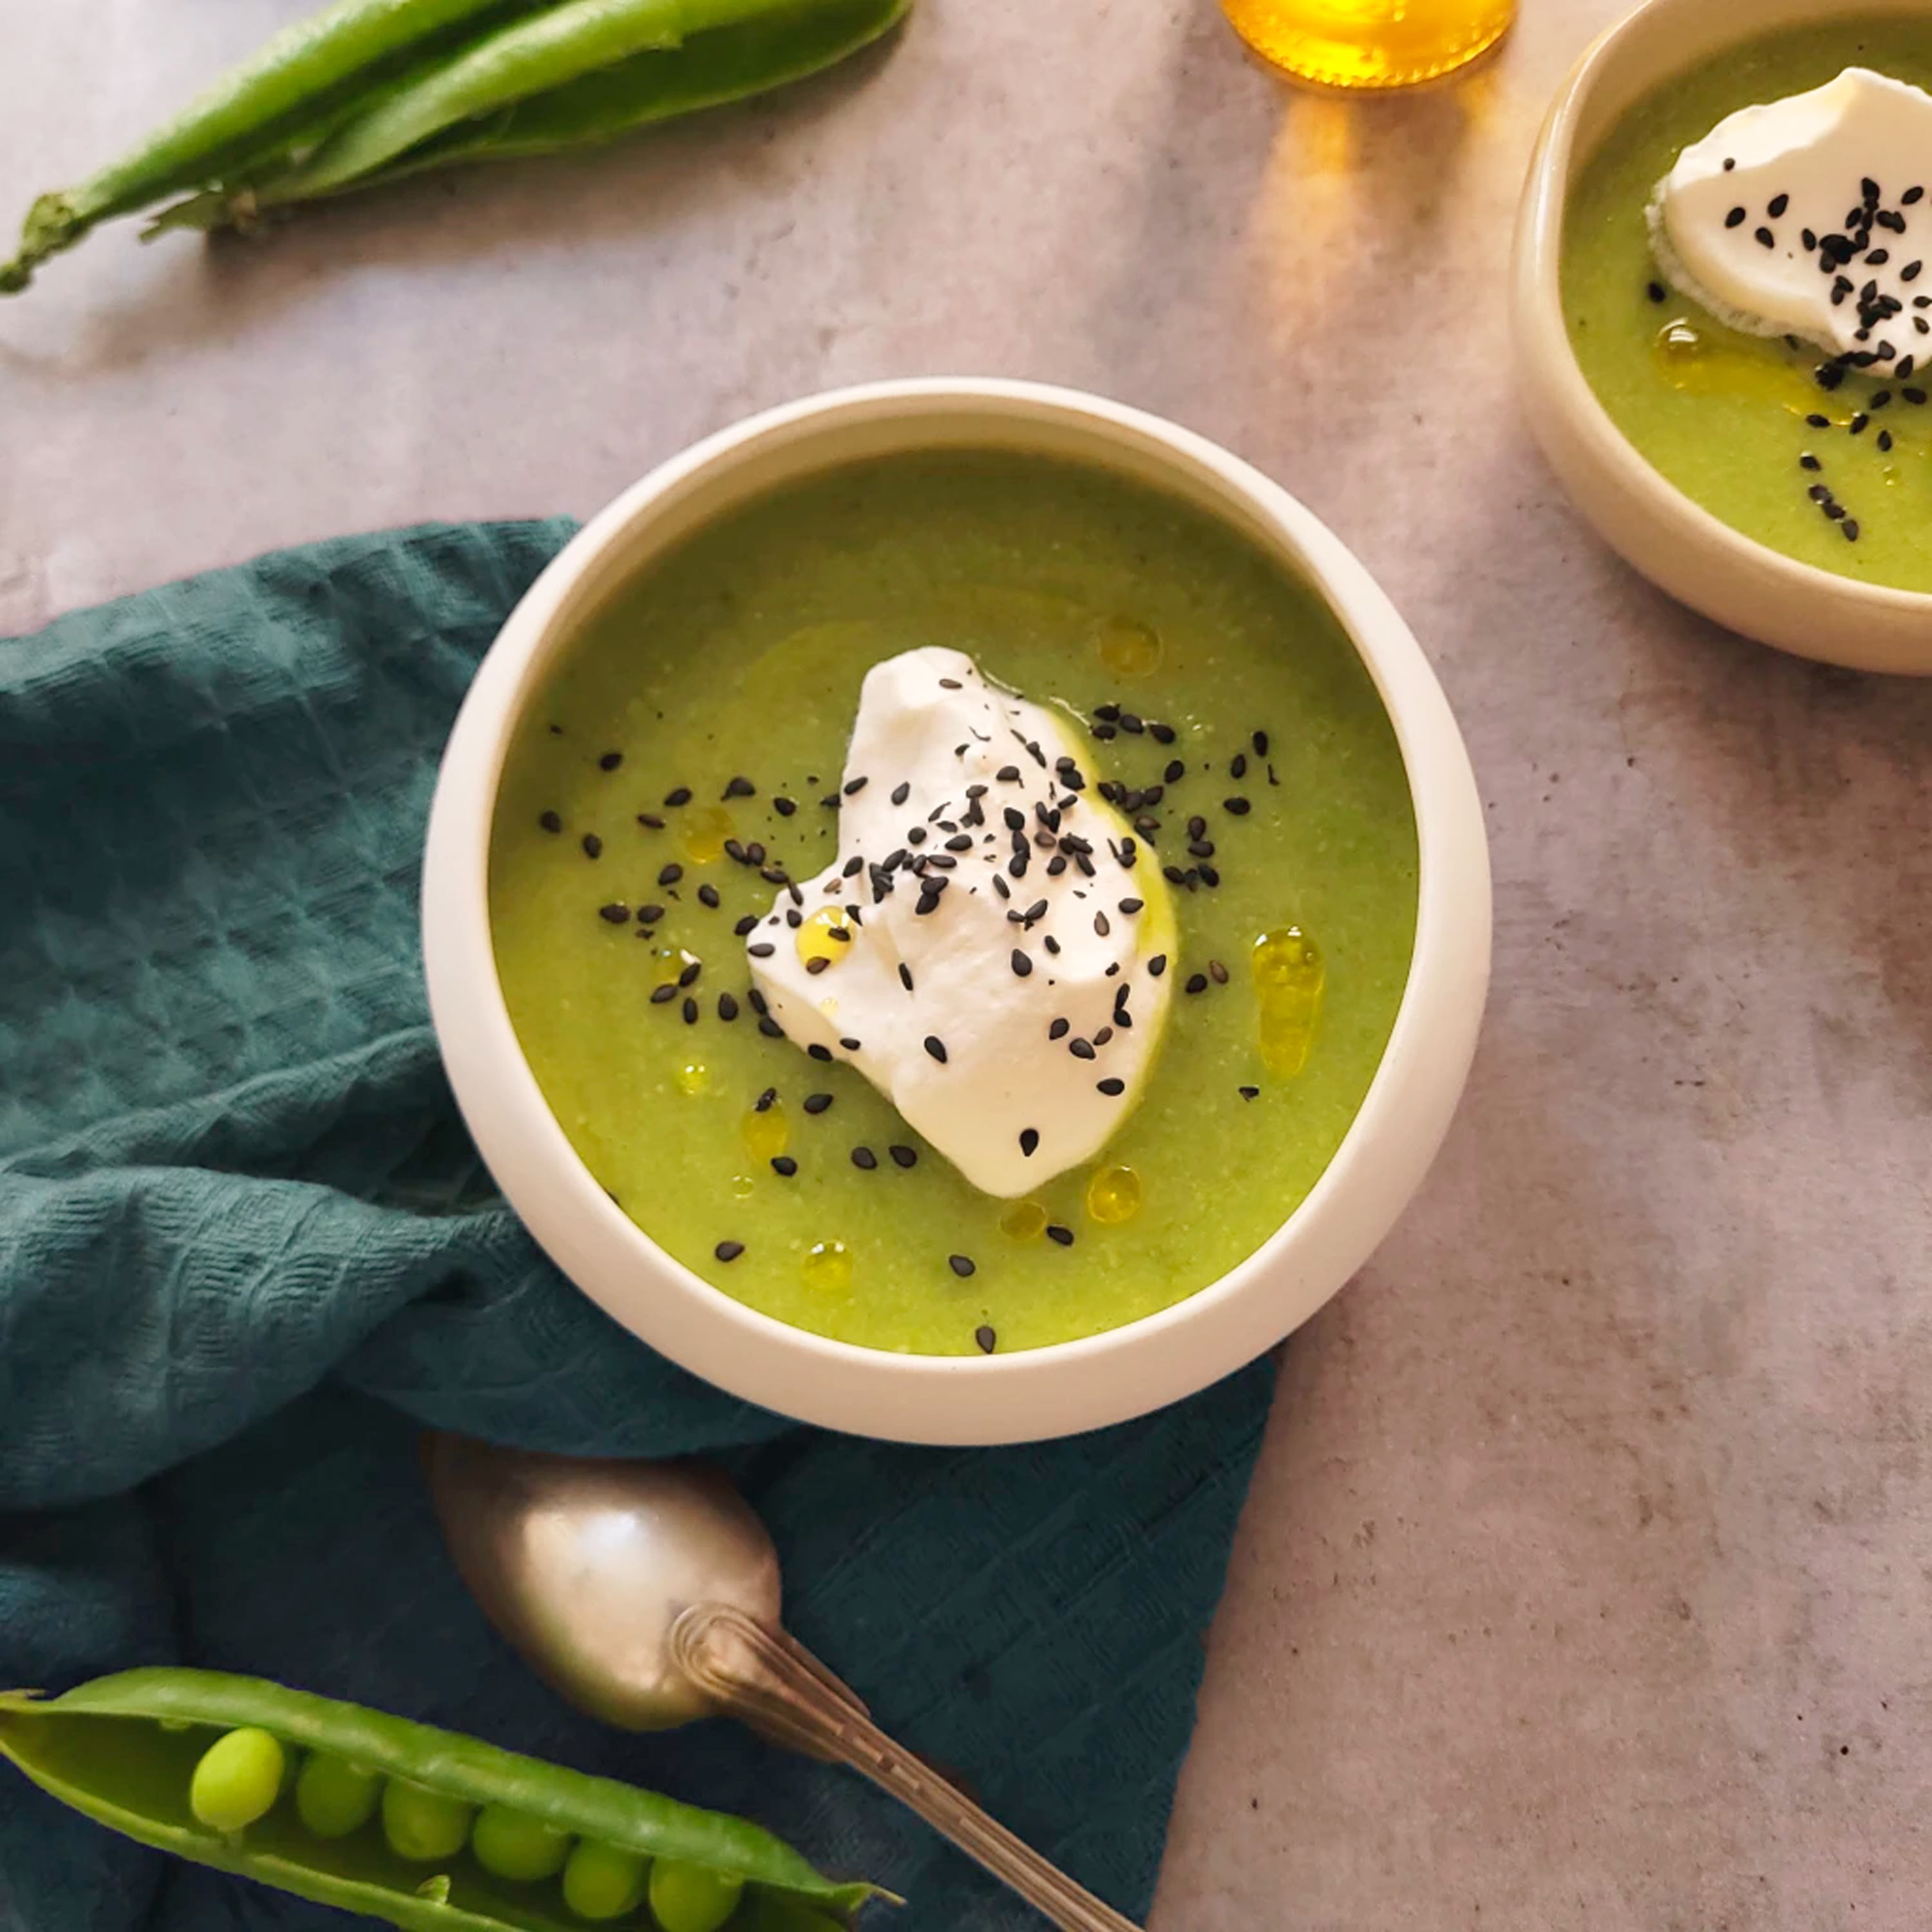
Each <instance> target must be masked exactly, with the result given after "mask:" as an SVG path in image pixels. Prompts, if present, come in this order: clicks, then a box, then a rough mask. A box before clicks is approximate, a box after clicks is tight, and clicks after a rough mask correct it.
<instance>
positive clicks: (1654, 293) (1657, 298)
mask: <svg viewBox="0 0 1932 1932" xmlns="http://www.w3.org/2000/svg"><path fill="white" fill-rule="evenodd" d="M1644 293H1646V295H1648V296H1649V297H1650V299H1651V300H1652V302H1661V301H1663V299H1664V284H1662V283H1661V282H1652V284H1650V286H1649V288H1647V289H1646V290H1645V291H1644Z"/></svg>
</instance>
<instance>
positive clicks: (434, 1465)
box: [425, 1435, 779, 1731]
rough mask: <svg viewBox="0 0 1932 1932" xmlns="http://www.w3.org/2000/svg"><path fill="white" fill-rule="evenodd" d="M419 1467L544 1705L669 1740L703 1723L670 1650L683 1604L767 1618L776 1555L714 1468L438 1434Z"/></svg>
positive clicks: (458, 1557) (474, 1583)
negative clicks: (540, 1450)
mask: <svg viewBox="0 0 1932 1932" xmlns="http://www.w3.org/2000/svg"><path fill="white" fill-rule="evenodd" d="M425 1464H426V1466H427V1469H428V1476H429V1487H430V1494H431V1497H432V1498H433V1499H434V1502H435V1505H436V1513H437V1520H438V1521H439V1522H440V1523H441V1524H442V1526H443V1538H444V1541H446V1543H447V1544H449V1553H450V1555H451V1556H452V1558H453V1559H455V1564H456V1568H457V1570H458V1572H459V1573H460V1575H461V1577H462V1578H463V1582H464V1583H466V1584H467V1585H468V1586H469V1592H470V1594H471V1595H472V1596H473V1597H475V1599H476V1601H478V1603H479V1604H481V1606H482V1607H483V1613H484V1616H487V1618H488V1619H490V1622H492V1623H493V1624H494V1625H496V1628H497V1629H498V1630H499V1631H501V1632H502V1634H503V1635H504V1636H505V1637H506V1638H508V1640H509V1642H510V1643H511V1645H512V1646H514V1649H516V1650H517V1652H519V1653H520V1655H522V1656H523V1658H525V1660H526V1661H527V1662H528V1663H529V1665H530V1667H532V1669H533V1670H535V1672H536V1673H537V1674H538V1676H540V1677H541V1678H542V1679H543V1680H544V1682H546V1683H547V1684H548V1685H550V1688H551V1689H552V1690H553V1691H556V1694H558V1696H559V1697H562V1698H563V1699H565V1700H566V1701H567V1702H568V1703H571V1704H574V1705H575V1706H577V1709H579V1710H582V1711H587V1712H589V1713H590V1715H592V1717H595V1718H602V1719H603V1720H604V1722H605V1723H606V1724H614V1725H616V1726H617V1727H619V1729H620V1730H630V1731H657V1730H670V1728H671V1727H673V1726H675V1725H678V1724H689V1723H691V1721H693V1720H694V1719H695V1718H704V1717H709V1716H712V1715H715V1711H716V1708H717V1707H716V1706H715V1703H713V1702H712V1700H711V1698H709V1697H708V1696H706V1694H705V1693H704V1692H703V1691H700V1690H699V1688H697V1685H695V1684H694V1683H693V1682H691V1679H690V1678H689V1677H688V1676H686V1675H685V1672H684V1670H683V1668H682V1666H681V1665H680V1664H679V1663H678V1662H677V1661H676V1658H675V1657H674V1656H673V1654H672V1646H671V1631H672V1629H673V1627H674V1626H675V1625H676V1622H677V1619H678V1618H679V1616H681V1615H682V1613H684V1612H685V1610H688V1609H689V1608H691V1606H692V1605H694V1604H728V1605H730V1607H732V1608H733V1609H734V1610H742V1611H743V1612H744V1613H745V1614H746V1615H747V1616H750V1617H752V1618H754V1619H756V1620H757V1622H760V1623H764V1624H769V1625H774V1626H775V1625H776V1624H777V1622H778V1603H779V1584H778V1552H777V1551H776V1550H775V1549H773V1548H772V1540H771V1538H770V1536H769V1535H768V1534H767V1533H766V1529H765V1526H764V1525H763V1523H760V1521H759V1520H758V1518H757V1514H756V1513H755V1512H754V1511H753V1510H752V1508H751V1506H750V1505H749V1504H748V1503H747V1502H745V1499H744V1498H743V1497H742V1496H739V1493H738V1492H737V1491H736V1490H735V1489H733V1487H731V1484H730V1482H729V1481H728V1480H727V1478H725V1476H724V1475H723V1473H722V1472H721V1471H719V1470H717V1469H712V1468H710V1467H709V1466H706V1465H705V1464H703V1463H623V1462H613V1461H607V1460H602V1459H600V1458H596V1457H574V1456H538V1455H533V1454H529V1453H528V1452H526V1451H521V1450H513V1449H502V1448H497V1447H496V1446H495V1445H493V1444H490V1443H487V1442H475V1441H472V1440H471V1439H469V1438H468V1437H466V1436H448V1435H435V1436H431V1437H430V1438H429V1439H428V1442H427V1443H426V1444H425Z"/></svg>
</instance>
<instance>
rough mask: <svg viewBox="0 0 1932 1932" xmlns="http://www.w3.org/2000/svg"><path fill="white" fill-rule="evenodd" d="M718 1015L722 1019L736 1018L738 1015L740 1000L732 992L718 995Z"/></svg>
mask: <svg viewBox="0 0 1932 1932" xmlns="http://www.w3.org/2000/svg"><path fill="white" fill-rule="evenodd" d="M737 1017H738V1002H737V1001H736V998H734V997H733V995H731V994H730V993H720V994H719V995H718V1018H719V1019H721V1020H735V1019H736V1018H737Z"/></svg>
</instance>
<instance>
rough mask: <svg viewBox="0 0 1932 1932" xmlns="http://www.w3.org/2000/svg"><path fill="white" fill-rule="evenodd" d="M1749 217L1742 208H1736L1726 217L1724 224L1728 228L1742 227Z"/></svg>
mask: <svg viewBox="0 0 1932 1932" xmlns="http://www.w3.org/2000/svg"><path fill="white" fill-rule="evenodd" d="M1749 219H1750V217H1749V216H1748V214H1746V213H1745V211H1744V210H1743V209H1742V208H1733V209H1732V210H1731V211H1730V214H1727V215H1726V216H1725V217H1724V226H1726V227H1727V228H1742V226H1744V225H1745V222H1746V221H1748V220H1749Z"/></svg>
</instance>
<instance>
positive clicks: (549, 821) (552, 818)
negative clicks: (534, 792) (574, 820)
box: [537, 811, 563, 832]
mask: <svg viewBox="0 0 1932 1932" xmlns="http://www.w3.org/2000/svg"><path fill="white" fill-rule="evenodd" d="M537 823H538V824H539V825H541V826H542V827H543V829H544V830H545V831H546V832H561V831H562V829H563V820H562V819H560V818H559V817H558V816H557V815H556V813H555V812H553V811H546V812H545V813H544V814H542V816H541V817H539V818H538V820H537Z"/></svg>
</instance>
